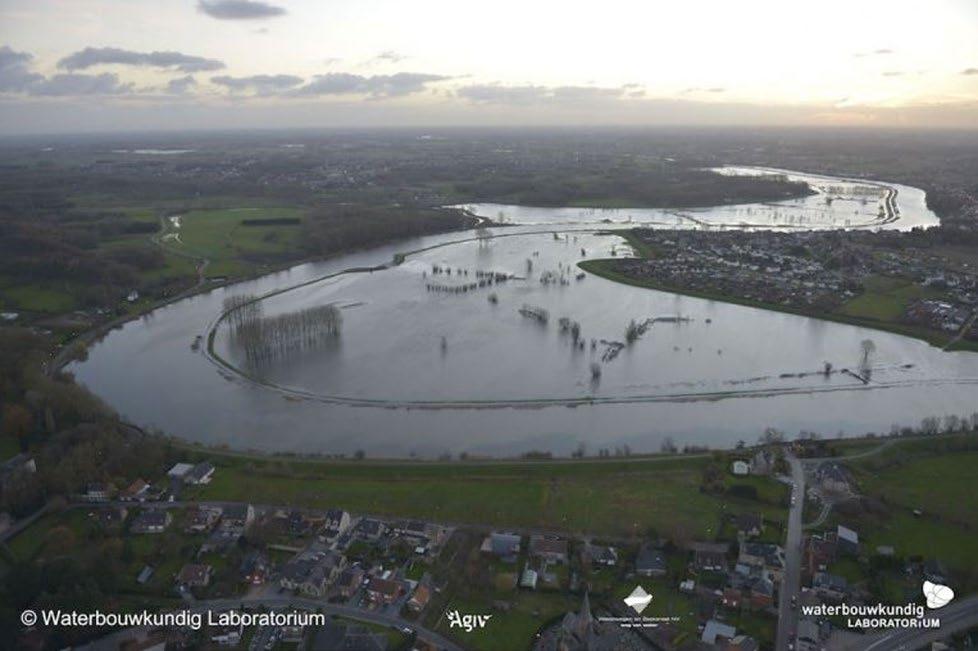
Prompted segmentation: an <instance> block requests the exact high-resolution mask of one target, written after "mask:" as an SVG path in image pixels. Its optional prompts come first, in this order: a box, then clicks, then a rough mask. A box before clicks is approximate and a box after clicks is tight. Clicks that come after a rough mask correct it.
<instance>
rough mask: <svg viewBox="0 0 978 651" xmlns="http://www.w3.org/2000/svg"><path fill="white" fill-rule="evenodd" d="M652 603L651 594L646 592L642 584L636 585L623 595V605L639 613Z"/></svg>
mask: <svg viewBox="0 0 978 651" xmlns="http://www.w3.org/2000/svg"><path fill="white" fill-rule="evenodd" d="M650 603H652V595H650V594H649V593H648V592H646V591H645V590H644V589H643V588H642V586H640V585H637V586H635V589H634V590H632V594H630V595H628V596H627V597H625V605H626V606H628V607H629V608H631V609H632V610H634V611H635V612H636V613H638V614H639V615H641V614H642V611H643V610H645V609H646V608H648V607H649V604H650Z"/></svg>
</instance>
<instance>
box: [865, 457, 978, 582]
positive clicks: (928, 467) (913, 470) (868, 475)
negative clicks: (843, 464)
mask: <svg viewBox="0 0 978 651" xmlns="http://www.w3.org/2000/svg"><path fill="white" fill-rule="evenodd" d="M921 455H923V456H921ZM851 466H852V467H853V468H854V470H855V472H856V478H857V480H858V482H859V485H860V490H861V492H862V493H863V494H865V495H868V496H871V497H875V498H878V499H880V500H881V501H883V502H884V503H885V504H886V506H887V507H888V513H887V514H886V515H884V516H878V517H873V518H867V519H866V521H865V523H863V524H864V525H868V526H865V527H864V532H863V533H864V535H863V537H864V539H865V541H866V545H867V546H868V548H869V549H870V550H872V549H875V547H876V546H878V545H892V546H894V547H895V548H896V551H897V554H898V555H901V556H904V557H906V556H912V555H920V556H923V557H931V556H936V557H937V558H939V559H941V560H942V561H944V562H945V563H947V565H948V566H949V567H953V568H958V569H966V570H967V569H972V568H973V567H974V559H975V558H976V557H978V536H976V535H975V530H976V529H978V493H976V492H975V491H968V490H962V487H964V486H967V485H968V484H969V483H970V482H971V481H972V480H973V478H974V473H975V470H974V469H975V467H976V466H978V451H967V450H954V451H950V452H945V453H941V452H940V450H939V449H938V448H936V447H935V444H934V442H933V441H927V440H914V441H907V442H901V443H899V444H897V445H894V446H892V447H890V448H889V449H887V450H885V451H884V452H883V453H881V454H880V455H879V457H878V458H876V457H867V458H866V459H860V460H857V461H854V462H852V463H851ZM915 509H916V510H919V511H921V515H919V516H915V515H914V514H913V511H914V510H915Z"/></svg>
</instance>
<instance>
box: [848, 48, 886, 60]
mask: <svg viewBox="0 0 978 651" xmlns="http://www.w3.org/2000/svg"><path fill="white" fill-rule="evenodd" d="M887 54H893V50H891V49H889V48H885V47H881V48H879V49H878V50H872V51H870V52H856V53H855V54H853V56H854V57H856V58H859V59H861V58H863V57H871V56H886V55H887Z"/></svg>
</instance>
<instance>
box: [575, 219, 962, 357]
mask: <svg viewBox="0 0 978 651" xmlns="http://www.w3.org/2000/svg"><path fill="white" fill-rule="evenodd" d="M625 240H626V241H627V242H628V243H629V245H631V246H632V247H633V248H634V249H635V250H636V251H637V252H638V254H639V255H641V256H642V257H653V256H654V251H652V250H651V248H650V247H648V246H647V245H644V244H642V243H640V242H639V241H638V239H637V238H636V237H634V235H633V234H632V233H627V234H626V235H625ZM619 259H620V258H603V259H597V260H583V261H581V262H578V263H577V266H578V267H580V268H581V269H583V270H584V271H587V272H588V273H591V274H594V275H595V276H600V277H601V278H604V279H606V280H611V281H614V282H617V283H623V284H625V285H632V286H634V287H644V288H645V289H655V290H658V291H662V292H669V293H670V294H681V295H683V296H691V297H693V298H702V299H705V300H708V301H721V302H723V303H733V304H735V305H743V306H745V307H754V308H757V309H761V310H771V311H774V312H783V313H785V314H795V315H798V316H805V317H809V318H812V319H821V320H823V321H833V322H835V323H844V324H847V325H854V326H860V327H863V328H872V329H874V330H883V331H885V332H892V333H894V334H898V335H903V336H905V337H913V338H914V339H920V340H922V341H926V342H927V343H929V344H930V345H932V346H936V347H938V348H944V347H945V346H947V345H948V343H949V342H950V340H951V339H950V337H948V336H947V335H945V334H944V333H941V332H938V331H934V330H930V329H927V328H921V327H916V326H911V325H905V324H902V323H896V322H892V321H881V320H877V319H871V318H867V317H859V316H852V315H849V314H844V313H841V312H824V311H816V310H802V309H798V308H792V307H788V306H785V305H780V304H777V303H765V302H762V301H755V300H752V299H746V298H739V297H736V296H730V295H727V294H720V293H716V292H707V291H700V290H695V289H688V288H683V287H674V286H671V285H666V284H663V283H658V282H656V281H654V280H651V279H648V278H634V277H632V276H628V275H625V274H623V273H620V272H618V271H615V269H614V268H613V267H614V263H615V262H617V261H618V260H619ZM857 300H858V298H857ZM844 307H845V306H843V308H844ZM947 349H948V350H968V351H974V352H978V342H971V341H964V340H959V341H957V342H955V343H954V344H953V345H951V346H947Z"/></svg>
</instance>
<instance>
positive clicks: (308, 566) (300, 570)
mask: <svg viewBox="0 0 978 651" xmlns="http://www.w3.org/2000/svg"><path fill="white" fill-rule="evenodd" d="M315 565H316V561H315V560H313V559H311V558H301V557H296V558H293V559H292V560H290V561H289V562H287V563H286V564H285V565H284V566H283V567H282V573H281V576H279V585H280V586H281V587H282V588H285V589H286V590H298V589H299V586H301V585H302V583H303V582H304V581H305V580H306V578H307V577H308V576H309V573H310V572H312V568H313V567H315Z"/></svg>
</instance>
